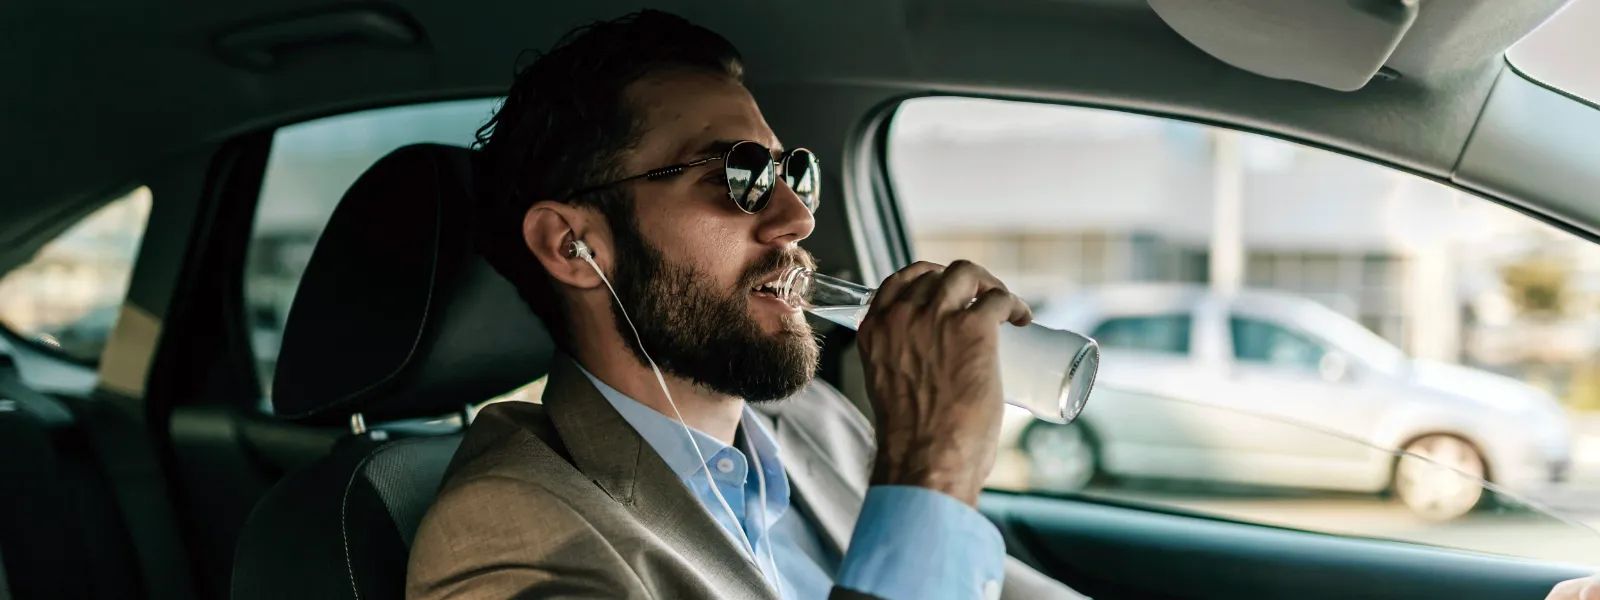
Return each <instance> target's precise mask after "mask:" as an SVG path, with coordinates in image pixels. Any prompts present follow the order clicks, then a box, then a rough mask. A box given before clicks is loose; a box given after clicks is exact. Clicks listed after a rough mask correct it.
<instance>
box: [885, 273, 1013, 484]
mask: <svg viewBox="0 0 1600 600" xmlns="http://www.w3.org/2000/svg"><path fill="white" fill-rule="evenodd" d="M974 299H976V301H974ZM1032 320H1033V313H1032V311H1030V310H1029V309H1028V305H1027V304H1024V303H1023V302H1022V301H1021V300H1018V299H1017V297H1016V296H1013V295H1011V292H1010V291H1008V290H1006V287H1005V285H1004V284H1002V283H1000V280H998V279H995V277H994V276H993V275H990V274H989V272H988V271H985V270H984V269H983V267H979V266H978V265H975V264H972V263H970V262H966V261H956V262H955V263H953V264H951V265H950V267H949V268H945V267H942V266H940V265H936V264H933V263H925V262H919V263H917V264H914V265H911V266H909V267H906V268H904V269H902V270H900V272H898V273H895V274H894V275H891V276H889V278H888V279H887V280H884V282H883V285H882V286H880V287H879V288H878V291H877V292H876V293H875V294H874V295H873V297H872V306H871V308H869V309H868V311H867V316H866V318H865V319H863V320H862V322H861V329H860V337H859V338H857V339H858V341H859V343H860V347H861V356H862V361H863V363H864V365H863V366H864V368H865V371H866V377H867V392H868V395H869V396H870V397H871V399H872V406H873V410H874V412H876V414H877V433H878V436H877V437H878V457H877V460H876V462H875V463H874V464H873V468H872V483H873V485H911V486H919V487H924V488H928V489H932V490H935V491H939V492H943V493H945V494H948V495H950V496H953V497H955V498H956V499H957V500H960V501H962V502H965V503H967V504H968V505H971V506H974V507H976V506H977V503H978V493H979V492H980V491H981V490H982V489H983V481H984V479H986V478H988V476H989V471H990V470H991V469H993V468H994V460H995V450H996V446H997V444H998V440H999V435H1000V420H1001V417H1002V415H1003V413H1004V408H1003V406H1004V405H1003V399H1002V396H1001V390H1000V359H999V346H998V344H999V340H998V337H999V334H1000V327H1001V326H1002V325H1004V324H1005V323H1007V322H1010V323H1013V324H1015V325H1027V324H1028V323H1029V322H1031V321H1032Z"/></svg>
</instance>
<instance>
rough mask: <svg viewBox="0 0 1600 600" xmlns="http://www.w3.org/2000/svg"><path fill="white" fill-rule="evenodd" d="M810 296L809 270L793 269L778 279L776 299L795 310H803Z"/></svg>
mask: <svg viewBox="0 0 1600 600" xmlns="http://www.w3.org/2000/svg"><path fill="white" fill-rule="evenodd" d="M810 295H811V269H807V268H805V267H795V268H793V269H789V270H788V271H785V272H784V274H783V275H782V276H780V277H778V299H779V300H782V301H784V303H786V304H788V305H789V306H793V307H795V308H800V309H804V308H806V306H807V305H808V304H809V303H808V302H807V301H806V299H807V298H808V297H809V296H810Z"/></svg>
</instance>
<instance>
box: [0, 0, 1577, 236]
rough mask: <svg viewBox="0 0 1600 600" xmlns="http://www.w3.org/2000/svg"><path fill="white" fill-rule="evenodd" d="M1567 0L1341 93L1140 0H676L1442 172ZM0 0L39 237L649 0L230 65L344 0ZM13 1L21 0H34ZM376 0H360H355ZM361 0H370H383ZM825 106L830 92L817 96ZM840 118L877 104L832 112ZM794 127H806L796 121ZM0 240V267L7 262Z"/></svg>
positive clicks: (735, 18)
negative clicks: (176, 177)
mask: <svg viewBox="0 0 1600 600" xmlns="http://www.w3.org/2000/svg"><path fill="white" fill-rule="evenodd" d="M1563 3H1564V0H1518V1H1515V2H1512V1H1509V0H1450V2H1448V3H1446V2H1439V1H1434V2H1430V3H1424V5H1423V11H1422V15H1421V17H1419V20H1418V22H1417V24H1416V25H1415V26H1414V28H1413V30H1412V32H1411V34H1409V35H1408V36H1407V37H1406V38H1405V40H1404V41H1403V42H1402V44H1401V47H1400V48H1399V50H1397V51H1396V53H1395V55H1394V56H1393V57H1392V58H1391V60H1390V61H1389V63H1388V64H1389V65H1390V66H1391V67H1392V68H1394V69H1396V70H1398V71H1399V72H1400V73H1401V74H1402V75H1403V77H1402V79H1401V80H1399V81H1395V82H1381V83H1373V84H1369V85H1368V86H1367V87H1366V88H1365V89H1363V90H1360V91H1357V92H1353V93H1343V92H1335V91H1332V90H1326V89H1322V88H1316V87H1313V86H1309V85H1306V84H1300V83H1293V82H1285V81H1278V80H1271V79H1267V78H1264V77H1259V76H1255V75H1252V74H1249V73H1245V72H1243V71H1239V70H1237V69H1234V68H1232V67H1229V66H1227V65H1224V64H1222V63H1221V62H1219V61H1217V60H1215V59H1212V58H1210V57H1209V56H1207V55H1205V54H1204V53H1203V52H1201V51H1200V50H1198V49H1196V48H1194V47H1193V46H1191V45H1189V44H1188V43H1187V42H1185V41H1184V40H1183V39H1182V38H1180V37H1178V36H1177V34H1175V33H1174V32H1172V31H1171V30H1170V29H1168V28H1167V27H1166V26H1165V24H1164V23H1162V22H1161V21H1160V20H1159V19H1158V18H1157V17H1156V16H1155V14H1154V13H1153V12H1152V11H1151V10H1150V9H1149V8H1148V6H1146V5H1145V4H1144V3H1143V2H1142V1H1139V0H894V1H883V2H860V1H859V0H813V1H811V2H789V3H781V2H760V3H751V2H736V1H716V2H713V1H689V0H668V1H665V2H657V3H652V6H655V7H658V8H661V9H663V10H669V11H672V12H677V13H679V14H682V15H684V16H685V17H687V18H689V19H691V20H693V21H695V22H698V23H700V24H703V25H706V26H708V27H711V28H712V29H715V30H717V31H719V32H721V33H722V34H723V35H725V36H727V37H728V38H729V39H730V40H732V41H733V43H734V44H735V45H737V46H738V47H739V48H740V50H741V51H742V52H743V54H744V55H745V57H746V60H747V63H748V65H749V69H748V73H749V81H750V86H751V88H752V90H753V91H754V92H755V94H756V96H757V98H758V99H761V100H762V102H763V104H764V105H767V104H768V100H767V98H768V97H766V96H763V90H767V91H769V93H775V92H771V90H783V89H793V88H792V87H790V86H793V85H797V84H798V85H805V86H813V87H832V88H838V89H850V90H857V91H858V92H857V93H862V92H863V91H864V93H871V94H876V95H878V96H880V97H882V98H884V99H885V100H888V99H892V98H895V97H903V96H905V95H909V94H919V93H930V92H933V93H937V92H955V93H971V94H978V95H990V96H1001V97H1018V98H1042V99H1051V100H1062V101H1071V102H1079V103H1087V104H1107V105H1114V106H1120V107H1124V108H1130V109H1133V110H1141V111H1148V112H1156V113H1164V114H1173V115H1176V116H1182V117H1187V118H1191V119H1196V120H1201V121H1214V122H1219V123H1230V124H1234V125H1236V126H1243V127H1245V128H1248V129H1255V130H1259V131H1262V132H1266V133H1269V134H1275V135H1280V136H1285V137H1292V138H1298V139H1301V140H1303V141H1308V142H1311V143H1314V144H1318V145H1324V146H1327V147H1331V148H1334V149H1339V150H1343V151H1347V152H1352V153H1358V154H1364V155H1368V156H1371V157H1374V158H1377V159H1378V160H1380V161H1384V162H1388V163H1391V164H1393V165H1396V166H1399V167H1401V168H1404V169H1407V170H1411V171H1414V172H1418V173H1421V174H1424V175H1430V176H1434V177H1447V176H1448V175H1449V173H1450V170H1451V169H1452V168H1453V166H1454V164H1455V162H1456V159H1457V158H1458V157H1459V156H1460V154H1461V149H1462V148H1463V146H1464V145H1465V143H1466V138H1467V134H1468V132H1470V130H1471V128H1472V125H1473V123H1474V122H1475V119H1476V118H1477V115H1478V114H1479V112H1480V111H1481V108H1482V106H1483V102H1484V100H1485V98H1486V97H1487V94H1488V91H1489V86H1490V85H1491V84H1492V83H1493V79H1494V77H1495V76H1496V75H1497V74H1498V73H1499V72H1500V71H1501V70H1502V69H1503V67H1504V61H1503V59H1502V56H1503V52H1504V50H1505V48H1506V47H1507V46H1509V45H1510V44H1511V43H1512V42H1514V41H1515V40H1516V39H1518V38H1520V37H1522V35H1524V34H1525V33H1526V32H1528V31H1530V30H1532V29H1533V28H1534V27H1535V26H1536V25H1537V24H1538V23H1540V22H1541V21H1543V20H1544V19H1545V18H1546V17H1548V16H1549V15H1550V14H1552V13H1553V12H1554V11H1555V10H1557V9H1558V8H1559V7H1560V6H1561V5H1562V4H1563ZM7 4H8V5H6V6H0V23H5V24H6V26H5V28H4V30H3V33H0V39H4V40H5V42H4V44H5V48H6V50H7V51H6V52H0V67H3V70H4V72H7V73H12V74H15V75H13V80H14V81H20V83H14V84H13V85H9V86H4V87H0V107H3V110H0V134H3V135H0V140H4V141H3V142H0V153H3V157H0V158H3V159H4V161H5V163H6V164H10V165H12V167H11V168H10V169H9V173H8V177H6V178H5V180H4V181H0V197H4V198H6V201H5V202H3V203H0V247H5V248H17V247H18V246H28V245H30V244H34V243H42V240H43V239H46V238H47V237H48V234H51V233H53V230H54V229H55V228H58V227H61V226H65V224H66V223H65V222H64V221H67V220H68V219H69V217H71V216H73V215H75V214H79V213H81V212H83V211H85V210H87V209H88V208H91V207H92V206H93V203H94V202H96V201H103V200H104V199H106V198H107V197H108V195H109V194H110V193H112V192H114V191H116V189H117V188H120V187H122V186H127V185H130V184H132V183H134V179H133V178H134V177H135V176H136V175H137V174H139V173H140V172H141V171H142V170H145V169H148V168H151V167H152V166H154V165H156V164H159V163H161V162H162V161H165V160H168V159H171V158H173V157H175V156H177V155H180V154H182V153H183V152H185V151H187V150H193V149H196V148H198V147H201V146H203V145H205V144H207V143H212V142H219V141H222V140H225V139H227V138H228V137H231V136H234V135H238V134H240V133H243V132H247V131H251V130H256V129H260V128H264V127H272V126H277V125H282V124H286V123H290V122H295V121H299V120H304V119H307V118H312V117H316V116H320V115H325V114H331V113H335V112H342V111H346V110H351V109H355V108H361V107H370V106H378V105H385V104H394V103H402V102H408V101H417V100H432V99H441V98H449V97H463V96H486V95H496V94H499V93H501V92H502V91H503V89H504V87H505V86H506V85H507V84H508V83H509V81H510V78H511V75H512V72H513V66H514V63H515V61H516V59H517V57H518V55H519V53H521V52H522V51H523V50H524V49H527V48H543V47H545V46H547V45H548V44H550V43H551V42H552V41H554V39H555V38H556V36H558V35H559V34H561V33H562V32H564V31H566V30H567V29H568V28H570V27H571V26H573V25H575V24H579V23H582V22H584V21H587V20H590V19H594V18H604V17H610V16H615V15H618V14H622V13H624V12H628V11H632V10H636V9H638V8H642V7H643V6H644V5H643V4H642V3H636V2H627V1H615V0H594V1H588V2H571V3H536V2H495V1H487V0H464V1H454V2H448V3H447V2H442V1H432V0H399V1H397V2H393V3H391V4H388V5H386V6H395V7H399V9H400V10H402V11H403V12H405V13H406V14H408V15H410V17H412V18H414V19H415V20H416V22H417V23H419V24H420V26H421V28H422V30H423V31H424V32H425V35H426V42H425V44H424V45H423V46H422V47H419V48H405V49H395V48H382V47H375V46H365V47H363V46H352V45H344V46H328V47H323V48H319V49H318V50H317V51H316V52H307V53H302V54H297V55H291V56H290V57H289V58H288V59H286V60H284V61H282V62H281V63H280V64H279V65H277V66H276V67H274V68H273V69H271V70H269V71H265V72H251V71H247V70H243V69H239V68H236V67H232V66H229V65H228V64H226V63H224V62H223V61H222V60H220V59H219V58H218V57H217V55H216V54H214V53H213V52H212V50H211V43H212V40H213V39H214V37H215V36H216V35H217V34H219V33H220V32H225V31H228V30H231V29H234V28H237V27H239V26H241V25H244V24H249V23H252V22H259V21H260V20H262V19H275V18H280V17H283V16H288V15H294V14H297V13H303V12H306V11H315V10H320V9H325V8H328V7H335V6H351V5H348V4H342V3H336V2H329V1H319V0H242V1H237V2H226V3H219V2H202V1H199V0H168V1H164V2H163V1H156V0H119V1H110V0H100V1H93V0H91V2H90V3H88V4H85V3H48V4H46V3H44V2H25V3H7ZM18 4H21V5H20V6H19V5H18ZM355 6H364V5H355ZM366 6H370V4H367V5H366ZM816 109H817V110H823V111H825V110H828V107H827V106H818V107H817V108H816ZM830 116H831V117H835V118H834V119H833V120H832V121H831V122H834V123H840V122H841V121H845V122H849V121H853V120H856V119H860V118H862V117H864V116H866V115H860V114H853V115H830ZM789 135H791V136H792V135H793V134H789ZM12 257H13V256H11V255H8V256H3V257H0V267H4V266H6V264H8V263H7V261H5V260H4V259H7V258H12Z"/></svg>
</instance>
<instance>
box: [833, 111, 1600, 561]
mask: <svg viewBox="0 0 1600 600" xmlns="http://www.w3.org/2000/svg"><path fill="white" fill-rule="evenodd" d="M928 98H959V99H979V100H995V101H1004V102H1019V103H1029V104H1034V105H1040V106H1058V107H1068V108H1081V109H1091V110H1100V111H1110V112H1115V113H1119V114H1124V115H1136V116H1143V117H1151V118H1157V119H1165V120H1171V121H1178V122H1183V123H1189V124H1194V125H1200V126H1204V127H1211V128H1219V129H1225V130H1229V131H1234V132H1239V133H1246V134H1252V135H1258V136H1262V137H1265V138H1269V139H1273V140H1277V141H1281V142H1288V143H1291V144H1295V145H1298V146H1301V147H1304V148H1310V149H1315V150H1319V151H1322V152H1328V153H1331V154H1335V155H1338V156H1343V157H1346V158H1351V159H1355V160H1359V161H1361V162H1362V163H1364V164H1367V165H1373V166H1376V167H1381V168H1385V169H1388V170H1390V171H1392V172H1395V173H1402V174H1405V175H1408V176H1411V177H1416V178H1419V179H1421V180H1424V181H1429V182H1432V183H1435V184H1438V185H1442V186H1445V187H1447V188H1449V189H1451V190H1454V191H1456V192H1458V193H1460V194H1461V195H1462V196H1463V197H1464V198H1469V199H1472V200H1475V201H1480V202H1490V203H1492V204H1495V205H1497V206H1500V207H1502V208H1505V209H1507V210H1510V211H1512V212H1514V213H1517V214H1519V215H1521V216H1523V217H1525V218H1528V219H1530V220H1531V221H1533V222H1537V223H1540V224H1543V225H1545V226H1549V227H1551V228H1552V229H1554V230H1556V231H1560V232H1562V233H1563V234H1566V235H1569V236H1573V238H1574V239H1577V240H1582V241H1584V242H1587V243H1589V244H1594V245H1596V246H1600V232H1596V231H1591V230H1588V229H1586V228H1584V227H1583V226H1581V225H1575V224H1573V223H1571V222H1568V221H1566V220H1564V219H1562V218H1561V217H1560V216H1558V215H1553V214H1551V213H1548V212H1545V211H1544V210H1542V209H1538V208H1533V207H1530V206H1528V205H1525V204H1523V203H1521V202H1517V201H1514V200H1508V199H1506V198H1501V197H1498V196H1493V195H1490V194H1489V193H1488V192H1486V191H1482V190H1477V189H1472V188H1468V187H1465V186H1464V185H1462V184H1459V183H1456V182H1454V181H1451V180H1450V179H1445V178H1440V177H1437V176H1433V175H1430V174H1428V173H1423V172H1419V171H1417V170H1416V169H1413V168H1409V167H1407V166H1405V165H1402V164H1396V163H1394V162H1391V161H1388V160H1384V159H1382V158H1380V157H1377V156H1372V155H1368V154H1362V153H1360V152H1356V151H1352V150H1349V149H1345V148H1339V147H1334V146H1331V145H1329V144H1326V143H1321V142H1317V141H1315V140H1310V139H1305V138H1302V137H1295V136H1292V135H1288V134H1285V133H1281V132H1276V131H1270V130H1266V129H1262V128H1259V127H1252V126H1249V125H1246V124H1241V123H1235V122H1228V121H1222V120H1216V119H1206V118H1201V117H1196V116H1192V115H1185V114H1178V113H1174V112H1170V111H1162V110H1157V109H1150V108H1144V107H1129V106H1118V105H1112V104H1107V103H1099V102H1087V101H1073V100H1064V99H1060V98H1040V97H1026V96H1016V95H1003V94H985V93H931V92H930V93H921V94H912V95H907V96H905V97H902V98H900V99H898V100H897V101H896V102H895V103H893V105H892V106H889V107H887V108H885V109H884V110H885V111H886V112H888V113H889V114H888V115H887V116H884V115H871V116H870V117H871V118H872V119H873V122H875V123H881V125H882V127H883V128H884V135H882V136H878V137H860V138H858V139H857V140H856V143H857V144H865V143H871V144H874V145H875V146H876V147H875V151H876V152H877V155H878V156H880V157H881V160H879V161H878V162H877V163H875V164H873V165H871V167H872V168H873V170H874V173H873V176H874V177H876V178H878V179H880V180H882V181H884V182H887V183H888V184H889V187H891V188H892V181H893V180H892V177H891V175H890V173H889V168H890V165H889V161H888V160H887V157H888V151H889V150H888V148H887V145H888V139H887V128H888V126H889V125H891V124H892V123H893V122H894V119H895V118H896V117H897V116H898V112H899V109H900V107H901V105H903V104H904V103H906V102H909V101H912V100H920V99H928ZM865 193H870V191H869V192H863V191H862V190H860V189H857V188H847V190H846V198H845V199H844V201H845V202H846V203H848V204H849V205H850V210H852V211H866V210H870V209H871V207H873V206H875V205H879V204H883V203H885V202H889V203H891V206H890V208H891V209H892V210H894V211H895V214H896V215H899V214H900V207H899V205H898V199H897V198H896V197H895V196H893V195H890V196H878V197H872V196H867V197H865V198H861V197H857V195H858V194H865ZM859 222H860V221H857V220H854V219H853V220H852V221H851V225H852V226H853V227H859ZM896 223H898V224H900V225H901V226H902V227H903V226H904V221H903V220H899V219H897V220H896ZM871 233H872V232H863V231H860V230H854V231H852V235H855V236H861V235H870V234H871ZM897 236H898V237H899V238H900V239H910V237H911V232H910V231H905V230H902V231H900V232H898V234H897ZM859 247H861V245H860V244H859V243H858V248H859ZM903 251H904V252H907V256H908V258H907V259H906V260H904V261H903V262H899V263H895V264H894V268H895V269H898V268H903V267H904V266H906V265H908V264H910V262H911V261H912V260H915V259H916V256H915V255H914V254H912V253H911V251H912V249H911V248H910V247H909V245H908V246H907V247H906V248H904V249H903ZM860 260H861V262H862V264H873V263H874V261H877V262H879V263H881V262H885V261H886V260H888V259H887V257H884V256H872V255H863V256H861V257H860ZM1208 306H1209V308H1208ZM1203 311H1209V314H1202V312H1203ZM1235 314H1237V313H1236V312H1235V310H1234V309H1233V307H1232V306H1231V303H1230V302H1226V301H1224V302H1221V303H1218V304H1217V305H1209V304H1203V305H1201V306H1200V307H1197V308H1195V309H1194V310H1193V315H1192V317H1193V321H1192V323H1191V339H1190V354H1189V356H1191V357H1194V358H1196V359H1197V360H1203V361H1211V360H1216V359H1217V358H1220V359H1222V360H1225V361H1227V362H1228V363H1229V364H1236V363H1238V362H1240V361H1237V360H1236V359H1235V351H1234V336H1233V331H1232V327H1231V322H1232V318H1233V316H1234V315H1235ZM1217 321H1220V325H1221V326H1222V327H1224V328H1225V329H1224V334H1223V335H1221V336H1218V337H1220V338H1221V339H1223V340H1225V342H1223V344H1224V346H1223V347H1220V348H1217V347H1211V346H1210V344H1212V342H1209V341H1207V340H1205V339H1204V335H1205V333H1206V332H1204V331H1200V330H1199V329H1200V328H1202V327H1212V326H1215V325H1216V324H1217V323H1216V322H1217ZM1273 324H1275V325H1278V326H1279V327H1282V328H1284V329H1286V330H1289V331H1291V332H1294V333H1298V334H1299V335H1301V336H1302V337H1305V338H1307V339H1309V340H1311V341H1313V342H1315V343H1318V344H1321V345H1322V346H1323V347H1324V348H1325V349H1326V351H1325V356H1326V352H1337V353H1340V354H1343V355H1344V358H1346V359H1347V360H1349V361H1351V364H1352V366H1357V365H1359V366H1360V367H1361V368H1364V369H1375V370H1380V371H1381V370H1382V369H1380V368H1378V367H1375V366H1373V365H1371V364H1369V363H1368V362H1367V361H1366V359H1365V358H1364V357H1361V356H1357V355H1354V354H1352V353H1350V352H1348V351H1346V350H1345V349H1344V348H1343V347H1341V346H1338V345H1335V344H1333V343H1331V342H1330V341H1329V340H1327V339H1326V338H1324V337H1322V336H1319V335H1315V334H1312V333H1310V332H1307V331H1304V330H1301V329H1299V328H1294V327H1287V326H1284V325H1282V324H1281V323H1273ZM1096 326H1097V327H1098V325H1096ZM1218 351H1220V353H1221V354H1220V356H1212V353H1215V352H1218ZM1161 356H1171V355H1170V354H1162V355H1161ZM1248 364H1251V365H1258V366H1266V365H1261V364H1260V363H1248ZM1372 447H1373V448H1378V447H1377V446H1375V445H1372ZM1378 449H1380V450H1382V449H1381V448H1378ZM1486 491H1488V492H1492V491H1493V490H1486ZM984 493H985V494H1002V495H1016V496H1024V497H1030V498H1042V499H1047V500H1053V501H1067V502H1088V503H1094V504H1102V505H1109V506H1121V507H1126V508H1132V509H1137V510H1140V511H1143V512H1149V513H1157V514H1169V515H1181V516H1184V517H1188V518H1199V519H1205V520H1215V521H1223V522H1229V523H1236V524H1241V525H1248V526H1254V527H1268V528H1273V529H1279V530H1284V531H1295V532H1299V533H1307V534H1313V535H1323V536H1331V537H1336V538H1342V539H1351V540H1383V539H1386V538H1382V537H1373V536H1367V535H1360V534H1344V533H1335V532H1330V531H1325V530H1319V529H1306V528H1301V527H1295V526H1289V525H1284V524H1275V523H1270V522H1263V521H1259V520H1254V519H1251V520H1245V519H1239V518H1235V517H1229V516H1223V515H1218V514H1214V513H1209V512H1202V511H1198V510H1193V509H1189V508H1184V507H1180V506H1174V505H1170V504H1163V503H1160V502H1159V501H1139V500H1126V499H1121V498H1116V497H1110V496H1104V495H1099V494H1083V493H1071V494H1067V495H1063V494H1061V493H1053V492H1049V491H1043V490H1032V489H1028V490H1006V489H994V488H988V487H985V488H984ZM1537 514H1539V516H1540V517H1541V518H1551V519H1555V520H1558V521H1564V520H1565V519H1564V518H1563V516H1562V515H1563V514H1564V513H1561V512H1555V511H1549V512H1539V513H1537ZM1395 541H1399V542H1400V543H1405V544H1408V545H1417V546H1420V547H1423V548H1427V549H1429V550H1438V551H1443V552H1452V551H1467V552H1482V550H1477V549H1470V548H1464V547H1461V546H1444V545H1434V544H1432V543H1427V542H1419V541H1411V540H1405V539H1399V538H1395ZM1518 558H1524V559H1525V557H1518Z"/></svg>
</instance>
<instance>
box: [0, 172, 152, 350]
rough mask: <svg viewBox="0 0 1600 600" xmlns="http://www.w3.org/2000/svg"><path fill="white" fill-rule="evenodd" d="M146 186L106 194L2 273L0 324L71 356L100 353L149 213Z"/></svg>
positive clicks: (117, 310)
mask: <svg viewBox="0 0 1600 600" xmlns="http://www.w3.org/2000/svg"><path fill="white" fill-rule="evenodd" d="M150 202H151V197H150V188H146V187H140V188H138V189H135V190H133V191H132V192H129V193H128V194H127V195H125V196H123V197H121V198H118V199H116V200H113V201H111V202H110V203H108V204H106V205H105V206H104V207H101V208H100V209H99V210H96V211H95V212H94V213H92V214H90V215H89V216H87V217H85V218H84V219H83V220H82V221H79V222H78V223H77V224H76V225H73V226H72V228H71V229H68V230H67V231H66V232H65V233H62V234H61V235H60V236H59V237H57V238H56V239H54V240H52V241H50V242H49V243H47V244H45V245H44V247H43V248H40V249H39V252H38V253H37V254H35V255H34V256H33V260H32V261H30V262H28V263H27V264H24V265H22V266H20V267H17V268H16V269H15V270H12V271H11V272H9V273H6V274H5V276H4V277H3V278H0V324H4V325H5V326H6V327H7V328H9V329H11V331H13V332H15V333H16V334H17V335H19V336H21V337H23V338H26V339H29V340H32V341H34V342H37V343H38V344H39V345H41V346H44V347H47V348H50V349H51V350H54V351H56V352H59V353H60V354H63V355H65V356H67V357H69V358H72V359H74V360H77V361H80V362H84V363H94V362H97V361H99V359H100V353H101V352H102V351H104V350H105V347H106V340H107V339H108V338H110V336H111V328H112V327H113V326H115V325H116V322H117V315H118V313H119V312H120V310H119V309H120V307H121V306H122V300H123V298H124V297H125V296H127V294H128V280H129V278H130V277H132V275H133V261H134V258H135V257H136V256H137V255H138V252H139V241H140V240H141V239H143V238H144V228H145V222H146V221H147V220H148V219H149V216H150Z"/></svg>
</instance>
